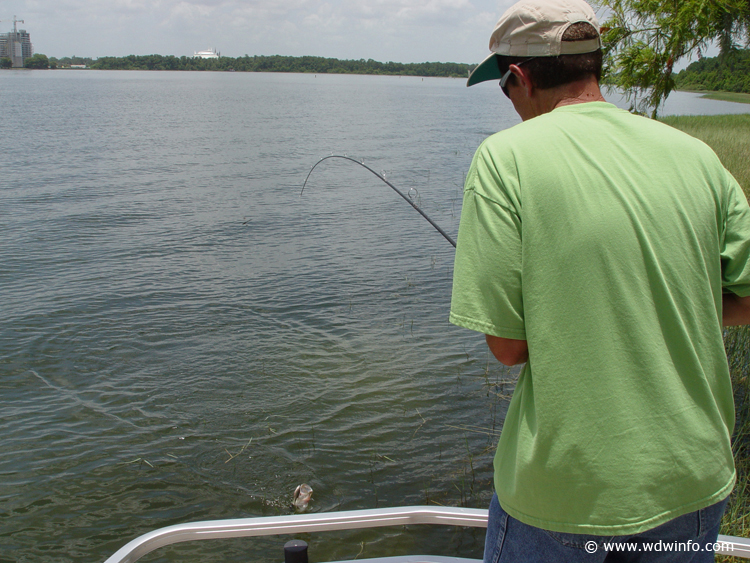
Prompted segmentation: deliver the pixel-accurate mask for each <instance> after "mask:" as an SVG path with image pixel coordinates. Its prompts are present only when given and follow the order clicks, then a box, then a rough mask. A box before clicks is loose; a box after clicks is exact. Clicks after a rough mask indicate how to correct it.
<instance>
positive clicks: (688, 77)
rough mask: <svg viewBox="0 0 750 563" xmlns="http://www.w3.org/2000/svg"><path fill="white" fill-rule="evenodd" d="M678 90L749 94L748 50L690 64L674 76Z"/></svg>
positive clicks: (727, 53)
mask: <svg viewBox="0 0 750 563" xmlns="http://www.w3.org/2000/svg"><path fill="white" fill-rule="evenodd" d="M675 86H676V87H677V88H678V89H680V90H710V91H717V90H720V91H724V92H743V93H750V50H746V49H733V50H730V51H728V52H726V53H723V54H721V55H719V56H718V57H705V58H702V59H700V60H698V61H695V62H693V63H691V64H690V65H689V66H688V67H687V68H686V69H684V70H682V71H681V72H679V73H678V74H677V75H676V76H675Z"/></svg>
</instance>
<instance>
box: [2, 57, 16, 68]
mask: <svg viewBox="0 0 750 563" xmlns="http://www.w3.org/2000/svg"><path fill="white" fill-rule="evenodd" d="M0 68H13V61H12V60H11V59H9V58H8V57H3V58H1V59H0Z"/></svg>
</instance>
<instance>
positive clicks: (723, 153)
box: [661, 114, 750, 196]
mask: <svg viewBox="0 0 750 563" xmlns="http://www.w3.org/2000/svg"><path fill="white" fill-rule="evenodd" d="M661 121H663V122H664V123H666V124H667V125H671V126H672V127H675V128H677V129H680V130H682V131H685V133H688V134H689V135H692V136H693V137H696V138H698V139H700V140H702V141H703V142H705V143H706V144H707V145H709V146H710V147H711V148H712V149H713V150H714V152H716V154H717V155H718V156H719V158H720V159H721V162H722V163H723V164H724V166H725V167H726V168H727V170H729V171H730V172H731V173H732V175H733V176H734V177H735V178H736V179H737V181H738V182H739V184H740V186H742V189H743V190H744V191H745V195H746V196H747V195H750V168H749V167H748V166H747V163H748V161H750V114H740V115H695V116H668V117H663V118H661Z"/></svg>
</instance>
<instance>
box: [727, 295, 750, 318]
mask: <svg viewBox="0 0 750 563" xmlns="http://www.w3.org/2000/svg"><path fill="white" fill-rule="evenodd" d="M721 299H722V302H723V312H722V313H723V314H722V323H723V324H724V326H738V325H747V324H750V297H739V296H737V295H735V294H734V293H725V294H724V295H722V296H721Z"/></svg>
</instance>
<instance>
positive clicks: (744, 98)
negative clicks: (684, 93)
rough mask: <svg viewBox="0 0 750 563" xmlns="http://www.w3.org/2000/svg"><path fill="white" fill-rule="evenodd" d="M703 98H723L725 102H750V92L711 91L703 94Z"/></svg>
mask: <svg viewBox="0 0 750 563" xmlns="http://www.w3.org/2000/svg"><path fill="white" fill-rule="evenodd" d="M701 98H708V99H709V100H721V101H723V102H735V103H738V104H750V94H743V93H740V92H709V93H708V94H704V95H703V96H701Z"/></svg>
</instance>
